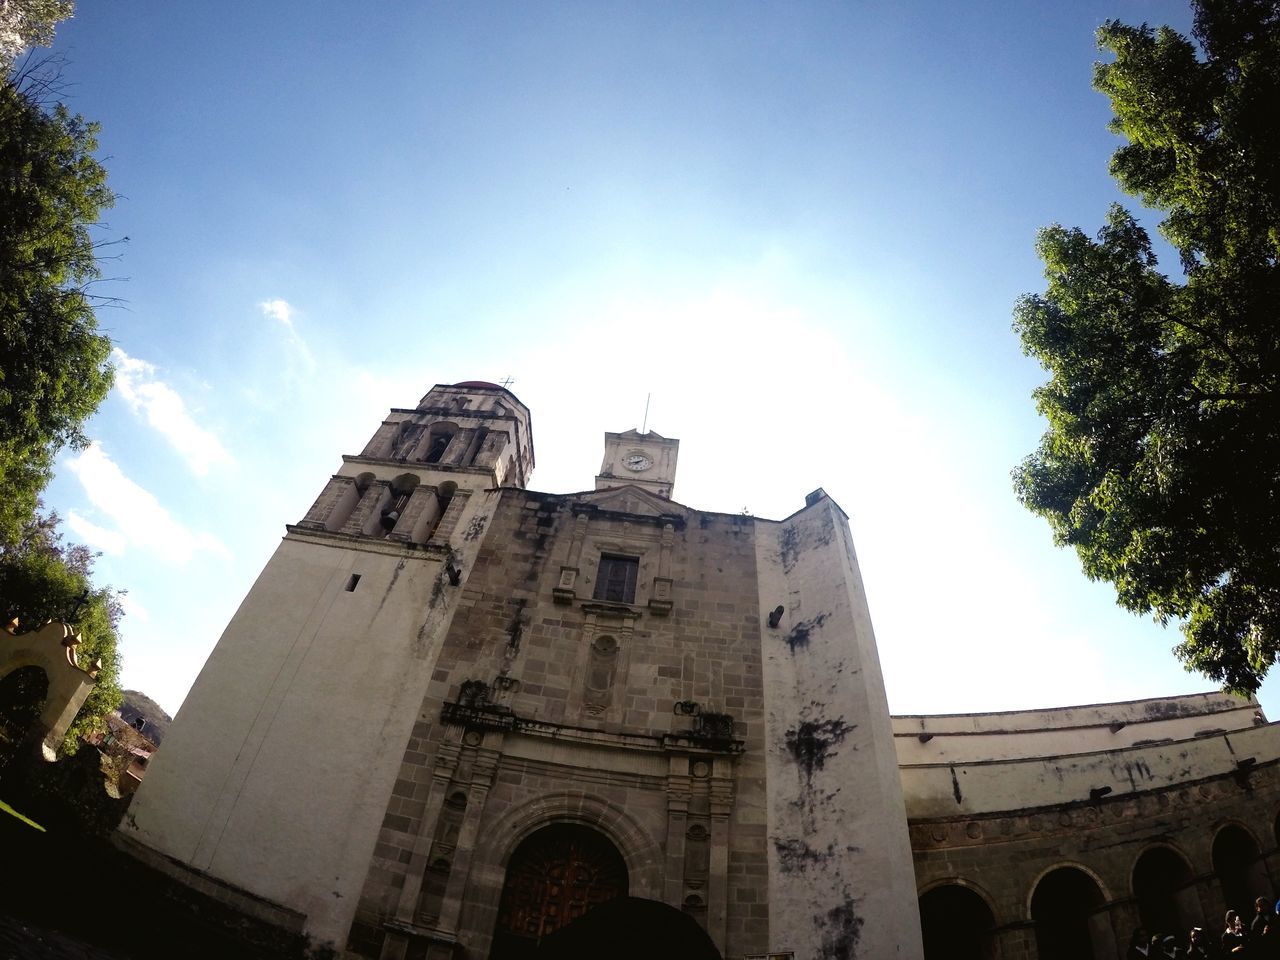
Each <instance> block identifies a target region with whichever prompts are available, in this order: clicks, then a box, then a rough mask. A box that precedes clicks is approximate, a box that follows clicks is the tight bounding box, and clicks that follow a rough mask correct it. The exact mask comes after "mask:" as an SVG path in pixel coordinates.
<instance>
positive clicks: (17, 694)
mask: <svg viewBox="0 0 1280 960" xmlns="http://www.w3.org/2000/svg"><path fill="white" fill-rule="evenodd" d="M48 696H49V675H48V674H47V673H45V672H44V670H43V669H42V668H41V667H18V669H16V670H11V671H10V672H9V673H8V674H6V675H5V676H4V677H3V678H0V767H4V766H7V765H8V763H9V761H10V760H12V759H13V758H14V757H15V756H16V755H17V753H18V751H19V749H21V747H22V745H23V743H25V742H26V739H27V736H28V735H29V734H30V733H31V731H32V729H33V728H34V727H35V725H36V721H37V720H39V719H40V713H41V711H42V710H44V705H45V701H46V700H47V699H48Z"/></svg>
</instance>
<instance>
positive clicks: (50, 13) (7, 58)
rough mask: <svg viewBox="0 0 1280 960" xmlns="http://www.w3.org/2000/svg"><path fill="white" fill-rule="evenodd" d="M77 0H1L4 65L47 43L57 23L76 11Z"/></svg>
mask: <svg viewBox="0 0 1280 960" xmlns="http://www.w3.org/2000/svg"><path fill="white" fill-rule="evenodd" d="M75 6H76V5H75V2H74V0H0V68H3V70H4V71H6V72H7V71H8V69H9V67H10V65H11V64H12V63H13V61H14V60H16V59H17V58H18V55H19V54H21V53H22V51H23V50H26V49H27V48H28V47H33V46H34V47H47V46H48V45H49V44H51V43H52V42H53V27H54V24H56V23H57V22H58V21H59V20H66V19H67V18H68V17H70V16H71V15H72V14H73V13H74V12H75Z"/></svg>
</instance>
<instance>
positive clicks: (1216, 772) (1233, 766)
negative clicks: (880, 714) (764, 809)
mask: <svg viewBox="0 0 1280 960" xmlns="http://www.w3.org/2000/svg"><path fill="white" fill-rule="evenodd" d="M1248 758H1253V760H1254V762H1255V763H1264V762H1267V761H1270V760H1275V759H1277V758H1280V724H1268V725H1266V726H1257V727H1249V728H1247V729H1243V730H1238V731H1236V732H1233V733H1229V734H1223V735H1218V736H1210V737H1201V738H1196V739H1189V740H1180V741H1175V742H1172V743H1165V744H1158V745H1153V746H1141V747H1128V748H1124V749H1117V750H1102V751H1097V752H1091V753H1084V752H1082V753H1076V754H1074V755H1070V756H1060V757H1047V758H1036V759H1015V760H1008V761H988V762H975V763H951V764H948V763H942V764H931V765H918V766H904V767H902V768H901V775H902V791H903V795H904V797H905V798H906V807H907V815H908V816H909V817H911V818H913V819H920V818H931V817H949V816H963V815H974V814H984V813H998V812H1002V811H1011V810H1025V809H1032V808H1036V807H1049V806H1056V805H1060V804H1064V803H1074V802H1081V801H1087V800H1089V799H1090V791H1091V790H1094V789H1101V788H1108V787H1109V788H1110V793H1109V794H1107V796H1109V797H1117V796H1122V795H1124V794H1129V793H1138V792H1141V791H1144V790H1153V789H1157V788H1161V787H1167V786H1171V785H1174V784H1178V783H1194V782H1195V781H1197V780H1201V779H1205V778H1208V777H1217V776H1221V775H1223V774H1229V773H1232V772H1234V771H1235V770H1237V769H1238V764H1239V762H1240V761H1241V760H1245V761H1246V762H1247V760H1248Z"/></svg>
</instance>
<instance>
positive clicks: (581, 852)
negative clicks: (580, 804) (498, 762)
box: [490, 823, 628, 958]
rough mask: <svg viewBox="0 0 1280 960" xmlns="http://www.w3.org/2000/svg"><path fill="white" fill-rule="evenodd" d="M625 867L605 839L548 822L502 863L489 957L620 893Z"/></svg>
mask: <svg viewBox="0 0 1280 960" xmlns="http://www.w3.org/2000/svg"><path fill="white" fill-rule="evenodd" d="M627 889H628V877H627V867H626V864H625V863H623V860H622V854H621V853H619V852H618V848H617V847H616V846H614V845H613V844H612V843H611V842H610V841H609V838H608V837H606V836H605V835H604V834H603V833H601V832H600V831H599V830H597V829H596V828H594V827H589V826H586V825H585V824H581V823H550V824H547V825H545V826H543V827H540V828H538V829H537V830H535V831H534V832H533V833H531V834H529V836H527V837H525V838H524V839H523V840H522V841H520V843H519V844H518V845H517V846H516V848H515V850H514V851H513V852H512V855H511V857H510V859H509V860H508V862H507V870H506V877H505V880H504V883H503V888H502V899H501V901H500V903H499V907H498V918H497V925H496V927H495V929H494V937H493V948H492V951H491V953H490V957H491V958H499V957H501V958H513V957H520V956H523V955H525V954H527V952H528V950H529V948H530V947H532V946H535V945H537V944H539V943H541V942H542V940H543V939H544V938H546V937H548V936H550V935H552V934H554V933H556V932H557V931H559V930H563V929H564V928H565V927H567V926H569V925H571V924H573V923H574V922H575V921H577V920H579V919H581V918H582V917H585V916H588V915H590V914H591V912H592V911H593V910H595V909H596V908H597V907H600V906H602V905H604V904H606V903H608V902H609V901H611V900H616V899H617V898H619V897H625V896H626V895H627Z"/></svg>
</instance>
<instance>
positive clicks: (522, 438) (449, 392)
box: [295, 380, 533, 545]
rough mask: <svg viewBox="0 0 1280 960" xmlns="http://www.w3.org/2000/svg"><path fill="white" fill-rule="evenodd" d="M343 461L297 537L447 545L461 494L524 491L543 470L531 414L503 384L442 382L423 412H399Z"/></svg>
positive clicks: (299, 527) (421, 407)
mask: <svg viewBox="0 0 1280 960" xmlns="http://www.w3.org/2000/svg"><path fill="white" fill-rule="evenodd" d="M342 461H343V463H342V468H341V469H340V470H339V471H338V472H337V473H336V474H334V476H333V477H331V478H330V480H329V483H328V484H327V485H326V486H325V489H324V490H323V491H322V492H321V494H320V496H319V497H318V498H317V499H316V502H315V503H314V504H313V505H312V507H311V509H310V510H308V511H307V515H306V516H305V517H304V518H303V519H302V520H301V521H300V522H299V523H298V524H297V527H296V528H295V529H297V530H314V531H326V532H329V533H343V534H348V535H353V536H363V537H377V538H385V539H386V540H388V541H391V542H393V543H397V542H398V543H402V544H418V545H425V544H426V543H428V542H429V541H430V540H433V539H434V540H447V532H448V531H447V530H446V531H444V533H445V536H439V535H437V532H436V531H437V528H439V527H443V526H446V521H447V520H448V519H449V517H448V507H449V506H450V504H451V503H452V500H453V497H454V495H455V494H457V493H459V492H461V493H462V494H464V495H466V494H470V493H472V492H475V491H479V490H485V489H490V488H493V487H519V488H521V489H523V488H524V486H525V484H526V481H527V480H528V477H529V474H530V473H531V472H532V471H533V444H532V441H531V439H530V421H529V410H528V408H526V407H525V405H524V404H522V403H521V402H520V401H519V400H517V399H516V398H515V396H514V395H513V394H511V393H510V392H509V391H507V390H505V389H503V388H502V387H500V386H498V385H497V384H494V383H488V382H486V381H483V380H467V381H465V382H463V383H455V384H452V385H448V384H436V385H435V386H434V387H432V388H431V389H430V390H429V391H427V395H426V396H424V397H423V398H422V400H421V401H419V403H418V405H417V407H415V408H414V409H412V410H401V409H397V410H392V411H391V413H390V414H389V415H388V416H387V418H386V419H385V420H383V421H382V425H381V426H379V427H378V429H377V430H376V431H375V432H374V434H373V436H372V437H371V438H370V440H369V442H368V443H367V444H365V447H364V449H363V450H362V451H361V452H360V453H359V454H358V455H356V456H344V457H343V458H342ZM457 512H458V511H456V510H455V513H457ZM448 527H449V528H450V529H451V528H452V524H449V525H448Z"/></svg>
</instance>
